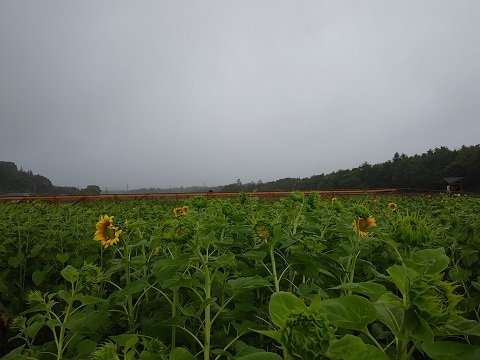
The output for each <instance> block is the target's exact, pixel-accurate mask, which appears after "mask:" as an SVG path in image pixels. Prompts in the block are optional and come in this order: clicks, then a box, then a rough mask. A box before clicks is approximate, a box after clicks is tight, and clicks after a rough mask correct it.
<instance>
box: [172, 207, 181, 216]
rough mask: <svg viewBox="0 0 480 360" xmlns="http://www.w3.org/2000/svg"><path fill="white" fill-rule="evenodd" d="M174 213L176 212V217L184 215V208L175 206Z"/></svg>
mask: <svg viewBox="0 0 480 360" xmlns="http://www.w3.org/2000/svg"><path fill="white" fill-rule="evenodd" d="M173 213H174V214H175V217H179V216H182V215H183V211H182V208H175V209H173Z"/></svg>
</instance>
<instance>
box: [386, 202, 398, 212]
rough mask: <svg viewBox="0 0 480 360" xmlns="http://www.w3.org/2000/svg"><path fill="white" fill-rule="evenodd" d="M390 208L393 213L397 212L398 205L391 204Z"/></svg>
mask: <svg viewBox="0 0 480 360" xmlns="http://www.w3.org/2000/svg"><path fill="white" fill-rule="evenodd" d="M388 208H389V209H390V210H392V211H397V204H395V203H394V202H391V203H389V204H388Z"/></svg>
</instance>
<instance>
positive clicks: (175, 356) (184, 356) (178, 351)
mask: <svg viewBox="0 0 480 360" xmlns="http://www.w3.org/2000/svg"><path fill="white" fill-rule="evenodd" d="M168 360H197V358H196V357H195V356H193V355H192V354H191V353H190V352H189V351H188V350H187V349H184V348H178V347H177V348H175V349H173V350H172V351H170V354H169V356H168Z"/></svg>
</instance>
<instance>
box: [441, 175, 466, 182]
mask: <svg viewBox="0 0 480 360" xmlns="http://www.w3.org/2000/svg"><path fill="white" fill-rule="evenodd" d="M462 179H463V177H461V176H455V177H448V178H443V180H445V181H446V182H447V183H448V184H454V183H456V182H460V181H462Z"/></svg>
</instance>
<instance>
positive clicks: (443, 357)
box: [422, 341, 480, 360]
mask: <svg viewBox="0 0 480 360" xmlns="http://www.w3.org/2000/svg"><path fill="white" fill-rule="evenodd" d="M422 349H423V350H424V351H425V353H426V354H427V355H428V356H430V357H431V358H432V359H433V360H478V359H480V346H475V345H468V344H462V343H459V342H451V341H435V342H430V343H423V344H422Z"/></svg>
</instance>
